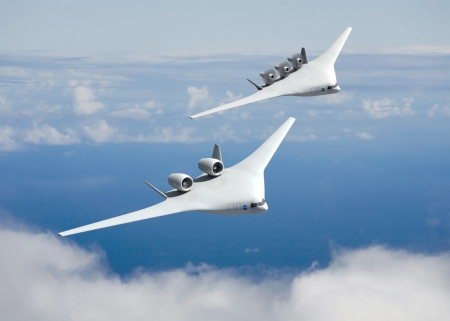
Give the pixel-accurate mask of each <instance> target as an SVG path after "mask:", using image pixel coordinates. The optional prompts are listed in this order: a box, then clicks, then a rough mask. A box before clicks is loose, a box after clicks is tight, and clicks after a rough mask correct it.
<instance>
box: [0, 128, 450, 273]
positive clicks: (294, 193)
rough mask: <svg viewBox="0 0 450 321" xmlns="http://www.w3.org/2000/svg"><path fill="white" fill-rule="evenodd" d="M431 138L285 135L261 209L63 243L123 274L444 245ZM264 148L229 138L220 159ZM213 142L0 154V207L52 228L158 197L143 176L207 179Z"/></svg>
mask: <svg viewBox="0 0 450 321" xmlns="http://www.w3.org/2000/svg"><path fill="white" fill-rule="evenodd" d="M410 134H411V135H414V133H410ZM412 138H414V137H412ZM431 141H432V140H428V143H427V144H424V143H422V142H421V141H420V140H416V139H411V140H409V143H405V140H404V139H398V140H397V141H396V140H395V139H393V140H390V141H389V140H375V141H370V142H366V141H355V140H353V141H337V142H336V141H323V142H308V143H294V142H284V143H283V144H282V145H281V147H280V149H279V150H278V152H277V153H276V154H275V156H274V158H273V159H272V162H271V163H270V164H269V166H268V168H267V170H266V199H267V202H268V204H269V211H268V212H267V213H265V214H262V215H256V216H238V217H226V216H216V215H208V214H202V213H185V214H177V215H170V216H167V217H162V218H157V219H152V220H147V221H142V222H138V223H132V224H127V225H122V226H118V227H112V228H108V229H104V230H99V231H94V232H89V233H85V234H80V235H75V236H71V237H69V238H68V239H69V240H71V241H75V242H76V243H78V244H81V245H83V246H86V247H87V248H97V249H98V248H99V247H100V248H101V249H103V250H104V251H105V253H106V255H107V258H108V262H109V264H110V267H111V268H112V269H113V270H114V271H116V272H118V273H120V274H127V273H130V272H131V271H132V270H133V269H135V268H136V267H139V266H142V267H144V268H146V269H151V270H159V269H166V268H174V267H180V266H184V265H185V264H186V263H187V262H192V263H194V264H199V263H201V262H206V263H208V264H213V265H216V266H219V267H226V266H233V267H241V266H244V265H250V266H256V265H266V266H270V267H276V268H285V267H292V268H306V267H308V266H309V265H310V264H311V263H312V262H313V261H316V260H317V261H318V262H319V264H320V265H326V264H327V263H328V262H329V260H330V259H331V254H330V253H332V250H333V249H334V248H335V247H352V248H353V247H360V246H366V245H370V244H387V245H389V246H392V247H401V248H406V249H409V250H412V251H426V252H439V251H443V250H449V240H450V238H449V219H448V211H449V203H450V202H449V198H450V197H449V177H450V167H449V155H450V153H449V148H448V146H447V147H446V148H443V147H442V146H445V144H442V141H437V142H435V143H434V144H433V143H431V144H430V142H431ZM444 142H445V138H444ZM259 143H260V142H253V143H245V144H235V143H224V144H222V153H223V157H224V162H225V166H227V165H228V166H230V165H233V164H235V163H237V162H238V161H240V160H241V159H243V158H244V157H245V156H247V155H248V154H249V153H250V152H252V151H253V150H254V149H255V148H256V147H257V146H258V145H259ZM212 147H213V146H212V145H211V144H196V145H183V144H161V145H158V144H105V145H102V146H69V147H67V146H66V147H39V148H37V149H36V150H34V151H28V152H17V153H9V154H3V155H2V156H1V157H0V162H1V163H0V165H1V177H0V204H1V207H2V208H3V209H5V210H7V211H9V212H10V213H11V214H12V215H13V216H14V217H16V218H17V219H19V220H22V221H23V222H24V223H26V224H28V225H32V226H35V227H36V228H38V229H40V230H42V231H45V230H49V231H50V232H51V233H57V232H60V231H63V230H67V229H70V228H74V227H77V226H80V225H84V224H87V223H91V222H95V221H98V220H102V219H105V218H109V217H112V216H116V215H120V214H124V213H127V212H130V211H134V210H137V209H141V208H144V207H147V206H150V205H153V204H155V203H157V202H160V201H161V200H162V199H161V198H160V196H158V195H157V194H156V193H154V192H153V191H152V190H151V189H150V188H148V187H147V186H145V184H144V183H142V179H146V180H148V181H150V182H152V183H154V184H155V185H156V186H157V187H158V188H160V189H162V190H168V189H170V187H169V186H168V185H167V183H166V178H167V176H168V175H169V174H170V173H171V172H184V173H187V174H190V175H191V176H195V175H197V174H200V173H199V171H198V169H197V168H196V163H197V161H198V160H199V159H200V158H202V157H205V156H209V154H210V153H211V152H212ZM66 152H71V155H69V156H65V155H64V153H66ZM246 249H253V251H249V252H245V250H246ZM255 249H258V250H255Z"/></svg>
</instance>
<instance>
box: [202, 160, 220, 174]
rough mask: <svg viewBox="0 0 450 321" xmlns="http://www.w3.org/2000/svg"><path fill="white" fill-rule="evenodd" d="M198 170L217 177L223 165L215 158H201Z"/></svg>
mask: <svg viewBox="0 0 450 321" xmlns="http://www.w3.org/2000/svg"><path fill="white" fill-rule="evenodd" d="M198 168H199V169H200V170H201V171H202V172H204V173H206V174H208V175H210V176H219V175H220V174H222V172H223V163H222V162H221V161H220V160H218V159H215V158H202V159H201V160H200V161H199V162H198Z"/></svg>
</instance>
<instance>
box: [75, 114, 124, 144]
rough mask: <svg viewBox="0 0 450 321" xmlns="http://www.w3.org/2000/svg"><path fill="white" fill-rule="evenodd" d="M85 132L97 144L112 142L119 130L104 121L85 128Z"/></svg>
mask: <svg viewBox="0 0 450 321" xmlns="http://www.w3.org/2000/svg"><path fill="white" fill-rule="evenodd" d="M83 130H84V132H85V133H86V135H88V136H89V138H90V139H92V140H93V141H94V142H96V143H106V142H110V141H112V140H113V139H114V136H115V135H116V133H117V132H118V128H115V127H112V126H110V125H108V123H107V122H106V121H105V120H103V119H101V120H99V121H98V122H97V123H95V124H93V125H91V126H84V127H83Z"/></svg>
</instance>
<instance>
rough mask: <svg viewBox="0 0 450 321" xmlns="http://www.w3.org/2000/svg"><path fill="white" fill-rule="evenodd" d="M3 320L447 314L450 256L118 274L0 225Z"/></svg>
mask: <svg viewBox="0 0 450 321" xmlns="http://www.w3.org/2000/svg"><path fill="white" fill-rule="evenodd" d="M0 247H1V249H0V260H1V262H2V264H1V265H0V310H1V311H2V312H1V314H2V318H4V319H5V320H19V321H20V320H37V321H39V320H46V321H51V320H125V319H126V320H150V319H152V320H319V321H320V320H347V321H348V320H358V321H359V320H446V318H447V317H448V315H449V313H450V306H449V305H448V302H450V281H449V278H448V275H449V273H450V256H449V254H448V253H447V254H441V255H435V256H430V255H421V254H412V253H408V252H406V251H402V250H390V249H386V248H384V247H381V246H374V247H370V248H366V249H360V250H353V251H349V250H345V251H344V250H343V251H339V252H338V253H336V254H335V257H334V260H333V261H332V263H331V264H330V266H328V267H326V268H322V269H317V268H315V267H314V266H315V264H313V266H312V268H311V269H310V270H308V271H304V272H302V273H300V274H298V275H297V276H295V277H288V276H286V277H284V278H283V277H281V278H276V279H272V278H270V277H269V278H265V279H263V280H260V281H254V280H252V279H249V278H248V277H245V276H242V275H239V274H238V273H236V271H233V270H230V269H217V268H215V267H212V266H208V265H206V264H204V265H200V266H192V265H190V264H188V265H187V266H186V267H185V268H182V269H176V270H170V271H162V272H153V273H150V272H146V271H142V270H141V271H136V272H135V273H134V274H133V275H132V276H129V277H126V278H121V277H119V276H118V275H116V274H113V273H110V272H108V271H107V269H106V268H105V266H104V264H103V263H102V262H103V258H104V255H103V254H102V253H99V252H91V251H86V250H84V249H81V248H79V247H78V246H76V245H74V244H73V243H71V242H67V241H66V240H61V239H60V238H57V237H55V236H54V235H52V234H49V233H47V234H43V233H33V232H28V231H23V230H21V231H18V230H14V229H10V228H5V227H1V228H0Z"/></svg>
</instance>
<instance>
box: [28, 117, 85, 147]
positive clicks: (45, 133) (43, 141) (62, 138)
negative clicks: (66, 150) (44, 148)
mask: <svg viewBox="0 0 450 321" xmlns="http://www.w3.org/2000/svg"><path fill="white" fill-rule="evenodd" d="M24 141H25V142H27V143H32V144H37V145H69V144H75V143H79V142H80V139H79V138H78V136H77V134H76V133H75V131H74V130H72V129H70V128H68V129H66V133H61V132H59V131H58V130H57V129H56V128H54V127H52V126H50V125H47V124H44V125H39V124H38V123H37V122H34V123H33V128H31V129H28V130H26V132H25V138H24Z"/></svg>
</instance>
